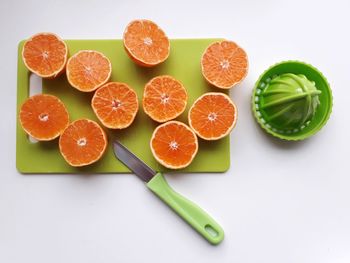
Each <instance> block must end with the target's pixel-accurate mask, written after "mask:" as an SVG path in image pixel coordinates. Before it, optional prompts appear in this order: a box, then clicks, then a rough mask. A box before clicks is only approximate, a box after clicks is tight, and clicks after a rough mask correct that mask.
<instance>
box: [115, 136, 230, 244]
mask: <svg viewBox="0 0 350 263" xmlns="http://www.w3.org/2000/svg"><path fill="white" fill-rule="evenodd" d="M113 148H114V154H115V156H116V157H117V158H118V159H119V160H120V161H121V162H122V163H124V164H125V165H126V166H127V167H128V168H129V169H130V170H131V171H133V172H134V173H135V174H136V175H137V176H138V177H139V178H140V179H141V180H142V181H144V182H145V183H146V185H147V187H148V188H149V189H151V191H152V192H153V193H154V194H156V195H157V196H158V197H159V198H160V199H161V200H163V202H165V203H166V204H167V205H168V206H169V207H171V208H172V209H173V210H174V211H175V212H176V213H177V214H178V215H179V216H180V217H182V218H183V219H184V220H185V221H186V222H187V223H188V224H190V225H191V226H192V227H193V228H194V229H195V230H197V231H198V233H200V234H201V235H202V236H203V237H204V238H206V239H207V240H208V241H209V242H210V243H211V244H214V245H217V244H219V243H220V242H221V241H222V240H223V239H224V231H223V229H222V228H221V227H220V225H219V224H218V223H216V222H215V220H214V219H212V218H211V217H210V216H209V215H208V214H207V213H206V212H205V211H204V210H203V209H201V208H200V207H199V206H197V205H196V204H194V203H193V202H191V201H190V200H188V199H186V198H185V197H183V196H182V195H180V194H178V193H177V192H175V191H174V190H173V189H172V188H171V187H170V186H169V184H168V183H167V181H166V180H165V178H164V176H163V175H162V174H161V173H159V172H156V171H154V170H153V169H151V168H150V167H149V166H147V165H146V164H145V163H144V162H142V161H141V160H140V159H139V158H138V157H137V156H135V155H134V154H133V153H132V152H130V151H129V150H128V149H127V148H126V147H125V146H123V145H122V144H121V143H120V142H118V141H114V144H113Z"/></svg>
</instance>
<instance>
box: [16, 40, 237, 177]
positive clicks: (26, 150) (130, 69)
mask: <svg viewBox="0 0 350 263" xmlns="http://www.w3.org/2000/svg"><path fill="white" fill-rule="evenodd" d="M217 40H218V39H174V40H171V52H170V56H169V58H168V59H167V60H166V61H165V62H164V63H162V64H161V65H159V66H156V67H154V68H143V67H140V66H137V65H135V64H134V63H133V62H132V61H131V59H130V58H129V57H128V56H127V54H126V52H125V50H124V47H123V42H122V40H67V41H66V43H67V45H68V49H69V54H70V55H72V54H74V53H76V52H77V51H78V50H83V49H93V50H97V51H100V52H102V53H103V54H105V55H106V56H107V57H108V58H109V59H110V61H111V63H112V69H113V72H112V77H111V81H119V82H125V83H127V84H129V85H130V86H131V87H132V88H133V89H135V90H136V92H137V95H138V99H139V102H141V101H142V94H143V88H144V85H145V84H146V83H147V82H148V81H149V80H150V79H151V78H153V77H155V76H158V75H163V74H168V75H171V76H173V77H175V78H176V79H178V80H180V81H181V82H182V83H183V84H184V86H185V87H186V89H187V92H188V95H189V99H188V104H187V107H186V111H185V112H184V113H183V114H182V115H181V116H180V117H179V118H178V120H180V121H183V122H185V123H188V121H187V112H188V109H189V107H190V106H191V105H192V103H193V102H194V100H195V99H196V98H198V97H199V96H200V95H201V94H203V93H204V92H208V91H217V89H215V88H213V87H211V86H210V85H208V84H207V83H206V81H205V80H204V79H203V77H202V74H201V67H200V59H201V56H202V54H203V52H204V50H205V48H206V47H207V46H208V45H209V44H210V43H212V42H214V41H217ZM23 43H24V41H22V42H20V44H19V49H18V75H17V141H16V162H17V169H18V171H20V172H21V173H129V172H130V170H128V168H126V167H125V166H124V165H123V164H122V163H121V162H119V161H118V160H117V159H116V158H115V157H114V154H113V150H112V143H109V147H108V150H107V152H106V153H105V155H104V156H103V158H102V159H101V160H99V161H98V162H96V163H95V164H92V165H89V166H86V167H81V168H75V167H71V166H69V165H68V164H67V163H66V162H65V160H64V159H63V157H62V156H61V154H60V152H59V149H58V139H56V140H53V141H50V142H36V143H33V142H31V141H30V140H29V138H28V136H27V135H26V134H25V132H24V131H23V129H22V128H21V125H20V123H19V121H18V112H19V109H20V106H21V105H22V103H23V102H24V101H25V99H27V98H28V96H29V77H30V72H29V71H28V70H27V69H26V67H25V65H24V63H23V61H22V56H21V53H22V48H23ZM42 88H43V91H42V92H43V93H50V94H53V95H55V96H57V97H59V98H60V99H61V100H62V101H63V102H64V103H65V105H66V106H67V108H68V111H69V114H70V119H71V121H73V120H76V119H79V118H89V119H92V120H96V121H97V118H96V116H95V115H94V113H93V111H92V109H91V106H90V102H91V99H92V96H93V92H92V93H83V92H80V91H78V90H76V89H74V88H72V87H71V86H70V85H69V83H68V81H67V79H66V75H65V74H62V75H61V76H59V77H58V78H56V79H51V80H46V79H43V80H42ZM140 105H142V103H140ZM156 126H157V123H155V122H154V121H152V120H151V119H150V118H149V117H148V116H147V115H146V114H145V113H144V112H143V110H142V107H140V109H139V112H138V113H137V117H136V119H135V121H134V123H133V124H132V125H131V126H130V127H129V128H127V129H124V130H107V129H105V130H106V131H107V133H108V138H109V141H110V142H112V141H113V140H114V139H118V140H120V141H121V142H122V143H123V144H124V145H125V146H127V147H128V148H129V149H130V150H131V151H133V152H134V153H135V154H136V155H137V156H138V157H140V158H141V159H142V160H143V161H145V162H146V163H147V164H148V165H149V166H150V167H152V168H154V169H155V170H158V171H161V172H169V170H168V169H166V168H164V167H163V166H161V165H160V164H158V163H157V162H156V160H155V159H154V158H153V156H152V153H151V150H150V146H149V141H150V138H151V134H152V132H153V130H154V129H155V127H156ZM229 166H230V138H229V136H227V137H226V138H224V139H221V140H219V141H214V142H210V141H209V142H207V141H204V140H201V139H199V151H198V154H197V156H196V157H195V159H194V161H193V162H192V164H191V165H190V166H188V167H187V168H185V169H182V170H178V172H186V173H188V172H225V171H226V170H227V169H228V168H229Z"/></svg>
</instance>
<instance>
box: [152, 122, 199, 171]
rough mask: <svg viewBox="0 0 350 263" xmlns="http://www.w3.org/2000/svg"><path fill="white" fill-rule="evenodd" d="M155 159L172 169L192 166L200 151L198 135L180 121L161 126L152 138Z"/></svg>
mask: <svg viewBox="0 0 350 263" xmlns="http://www.w3.org/2000/svg"><path fill="white" fill-rule="evenodd" d="M150 146H151V150H152V153H153V156H154V158H156V160H157V161H158V162H159V163H160V164H162V165H164V166H165V167H167V168H170V169H180V168H184V167H186V166H188V165H190V164H191V162H192V161H193V159H194V157H195V156H196V154H197V151H198V140H197V136H196V134H195V133H194V132H193V131H192V129H191V128H190V127H188V126H187V125H186V124H184V123H182V122H179V121H169V122H166V123H163V124H161V125H159V126H158V127H157V128H156V129H155V130H154V132H153V134H152V138H151V143H150Z"/></svg>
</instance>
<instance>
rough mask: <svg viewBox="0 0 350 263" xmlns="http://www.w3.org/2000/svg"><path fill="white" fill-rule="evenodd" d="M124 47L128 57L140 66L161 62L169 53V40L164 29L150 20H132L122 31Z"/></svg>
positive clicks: (149, 65)
mask: <svg viewBox="0 0 350 263" xmlns="http://www.w3.org/2000/svg"><path fill="white" fill-rule="evenodd" d="M123 40H124V47H125V50H126V51H127V53H128V55H129V56H130V58H131V59H132V60H133V61H134V62H135V63H137V64H139V65H141V66H146V67H151V66H155V65H158V64H159V63H162V62H163V61H164V60H166V59H167V58H168V56H169V53H170V42H169V39H168V37H167V36H166V35H165V33H164V31H163V30H162V29H161V28H160V27H159V26H158V25H156V24H155V23H154V22H152V21H150V20H145V19H143V20H134V21H132V22H130V23H129V24H128V26H127V27H126V29H125V31H124V36H123Z"/></svg>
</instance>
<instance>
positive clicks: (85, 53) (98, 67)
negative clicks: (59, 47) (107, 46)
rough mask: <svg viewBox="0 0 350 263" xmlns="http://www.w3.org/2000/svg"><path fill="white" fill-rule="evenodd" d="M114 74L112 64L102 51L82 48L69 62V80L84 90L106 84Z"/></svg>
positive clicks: (94, 88)
mask: <svg viewBox="0 0 350 263" xmlns="http://www.w3.org/2000/svg"><path fill="white" fill-rule="evenodd" d="M111 74H112V64H111V62H110V61H109V59H108V58H107V57H106V56H105V55H103V54H102V53H101V52H98V51H94V50H81V51H79V52H78V53H76V54H74V55H73V56H72V57H71V58H69V60H68V62H67V78H68V82H69V83H70V84H71V85H72V86H73V87H74V88H76V89H78V90H80V91H83V92H90V91H94V90H96V89H97V88H99V87H101V86H102V85H103V84H105V83H106V82H107V81H108V80H109V78H110V77H111Z"/></svg>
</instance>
